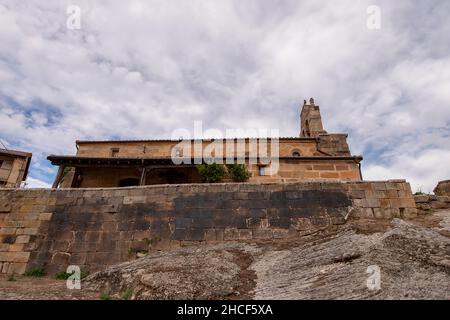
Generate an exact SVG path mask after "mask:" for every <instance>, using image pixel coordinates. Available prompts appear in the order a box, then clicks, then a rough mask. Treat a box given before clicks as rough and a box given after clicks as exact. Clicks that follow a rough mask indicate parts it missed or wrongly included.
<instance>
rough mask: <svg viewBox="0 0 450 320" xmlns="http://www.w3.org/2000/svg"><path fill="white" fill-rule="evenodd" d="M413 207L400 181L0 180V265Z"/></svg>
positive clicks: (82, 258)
mask: <svg viewBox="0 0 450 320" xmlns="http://www.w3.org/2000/svg"><path fill="white" fill-rule="evenodd" d="M415 214H416V207H415V202H414V199H413V197H412V194H411V189H410V186H409V184H408V183H406V182H405V181H404V180H389V181H377V182H366V181H365V182H342V183H341V182H304V183H271V184H251V183H236V184H233V183H230V184H192V185H162V186H146V187H132V188H107V189H1V190H0V270H1V272H2V273H12V272H16V273H23V272H24V271H25V270H26V269H30V268H33V267H38V266H45V268H46V269H47V271H49V272H51V273H52V272H58V271H62V270H65V268H66V267H67V265H69V264H74V265H79V266H81V267H82V269H83V270H89V271H93V270H97V269H99V268H102V267H104V266H106V265H110V264H114V263H118V262H122V261H126V260H130V259H133V258H135V257H137V256H140V255H143V254H145V253H146V252H148V251H149V250H164V249H167V248H174V247H179V246H183V245H190V244H200V243H211V242H221V241H231V240H234V241H236V240H238V241H259V240H270V239H274V238H288V237H291V236H296V235H302V234H308V233H311V232H314V231H316V230H318V229H320V228H326V227H330V226H333V225H339V224H343V223H345V222H346V220H347V219H349V218H350V219H363V220H364V219H370V220H376V219H391V218H393V217H409V216H413V215H415Z"/></svg>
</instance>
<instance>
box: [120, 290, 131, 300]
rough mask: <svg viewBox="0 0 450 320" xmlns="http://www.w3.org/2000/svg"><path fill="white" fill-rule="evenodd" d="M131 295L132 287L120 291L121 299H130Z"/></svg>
mask: <svg viewBox="0 0 450 320" xmlns="http://www.w3.org/2000/svg"><path fill="white" fill-rule="evenodd" d="M132 295H133V289H131V288H128V289H126V290H125V291H124V292H123V293H122V300H130V298H131V296H132Z"/></svg>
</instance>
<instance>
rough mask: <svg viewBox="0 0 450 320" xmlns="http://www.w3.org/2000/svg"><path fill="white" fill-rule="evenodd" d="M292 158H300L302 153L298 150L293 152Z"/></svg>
mask: <svg viewBox="0 0 450 320" xmlns="http://www.w3.org/2000/svg"><path fill="white" fill-rule="evenodd" d="M292 156H293V157H300V151H299V150H297V149H295V150H292Z"/></svg>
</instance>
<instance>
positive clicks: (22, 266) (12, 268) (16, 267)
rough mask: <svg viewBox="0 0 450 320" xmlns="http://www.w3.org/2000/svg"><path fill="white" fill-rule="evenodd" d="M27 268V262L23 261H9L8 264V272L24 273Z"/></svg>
mask: <svg viewBox="0 0 450 320" xmlns="http://www.w3.org/2000/svg"><path fill="white" fill-rule="evenodd" d="M26 269H27V264H26V263H23V262H14V263H10V264H9V266H8V271H7V273H8V274H13V273H14V274H24V273H25V271H26Z"/></svg>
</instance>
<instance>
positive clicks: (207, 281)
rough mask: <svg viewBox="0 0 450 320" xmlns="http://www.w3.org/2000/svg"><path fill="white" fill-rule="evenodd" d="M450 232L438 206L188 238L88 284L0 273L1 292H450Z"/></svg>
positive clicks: (275, 295) (155, 295) (147, 295)
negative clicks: (255, 233) (263, 233)
mask: <svg viewBox="0 0 450 320" xmlns="http://www.w3.org/2000/svg"><path fill="white" fill-rule="evenodd" d="M370 230H372V231H370ZM449 235H450V211H439V212H435V213H433V214H432V215H428V216H422V217H419V219H416V220H413V221H403V220H398V219H395V220H393V221H392V222H391V224H390V225H389V224H385V225H382V224H380V225H377V226H376V228H372V226H369V227H368V226H367V225H364V223H363V225H360V226H355V225H350V224H347V225H344V226H343V227H342V228H339V229H337V230H326V231H321V232H320V233H317V234H314V235H310V236H307V237H306V236H305V237H302V238H298V239H290V240H278V241H274V242H270V241H268V242H259V243H234V242H230V243H222V244H216V245H202V246H195V247H184V248H180V249H178V250H173V251H168V252H161V253H155V254H150V255H148V256H145V257H143V258H140V259H137V260H134V261H131V262H126V263H122V264H119V265H115V266H111V267H109V268H107V269H105V270H103V271H101V272H97V273H95V274H93V275H91V276H89V277H88V278H87V279H86V280H84V281H83V283H82V290H81V291H80V292H67V290H65V289H64V283H63V282H56V280H51V279H48V278H47V279H41V280H39V279H28V280H27V279H25V278H24V277H18V281H17V282H7V281H6V279H0V299H46V298H51V299H54V298H60V299H86V298H88V299H92V298H95V297H97V298H98V297H99V296H100V294H101V293H102V292H103V293H104V292H108V293H110V295H111V296H112V297H113V298H115V299H120V298H121V297H123V295H124V293H125V292H131V293H132V294H131V299H249V298H256V299H450V237H449ZM369 266H377V268H379V271H380V280H381V283H380V289H379V290H369V288H368V286H367V281H368V279H369V278H371V276H372V275H371V274H370V273H368V272H367V270H368V267H369ZM372 268H373V267H372ZM27 281H28V282H27ZM34 289H36V290H34Z"/></svg>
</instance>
